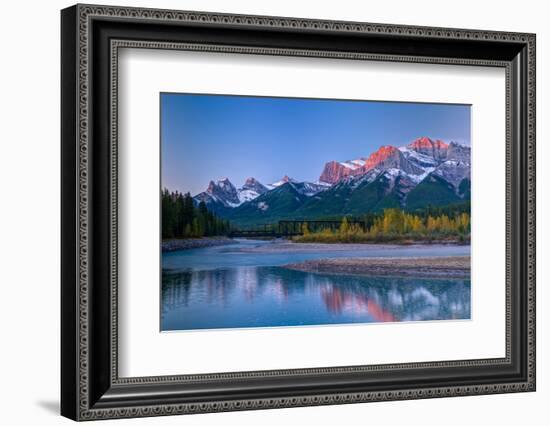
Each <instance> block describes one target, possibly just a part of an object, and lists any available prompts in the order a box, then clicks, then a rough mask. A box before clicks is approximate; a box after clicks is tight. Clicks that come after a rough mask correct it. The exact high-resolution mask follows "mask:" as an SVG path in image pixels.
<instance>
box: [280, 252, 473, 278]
mask: <svg viewBox="0 0 550 426" xmlns="http://www.w3.org/2000/svg"><path fill="white" fill-rule="evenodd" d="M283 267H284V268H287V269H292V270H296V271H304V272H321V273H328V274H340V275H345V274H348V275H372V276H404V277H423V278H470V256H449V257H416V258H415V257H391V258H364V257H362V258H335V259H317V260H307V261H305V262H302V263H291V264H288V265H284V266H283Z"/></svg>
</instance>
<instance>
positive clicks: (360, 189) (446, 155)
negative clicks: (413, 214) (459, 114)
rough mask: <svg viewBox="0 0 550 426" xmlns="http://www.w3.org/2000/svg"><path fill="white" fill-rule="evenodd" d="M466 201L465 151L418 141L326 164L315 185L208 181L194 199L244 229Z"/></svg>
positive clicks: (427, 140)
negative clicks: (250, 225)
mask: <svg viewBox="0 0 550 426" xmlns="http://www.w3.org/2000/svg"><path fill="white" fill-rule="evenodd" d="M469 197H470V147H469V146H465V145H461V144H459V143H457V142H450V143H446V142H444V141H442V140H433V139H430V138H428V137H421V138H418V139H415V140H414V141H412V142H411V143H409V144H407V145H405V146H401V147H395V146H392V145H385V146H381V147H380V148H379V149H377V150H376V151H375V152H373V153H371V154H370V155H368V156H367V157H360V158H358V159H356V160H347V161H336V160H332V161H329V162H327V163H326V164H325V166H324V168H323V170H322V173H321V175H320V177H319V180H318V181H316V182H300V181H297V180H296V179H292V178H290V177H289V176H286V175H285V176H284V177H283V178H282V179H281V180H279V181H277V182H274V183H272V184H265V185H264V184H262V183H260V182H259V181H258V180H256V179H255V178H253V177H251V178H248V179H247V180H246V181H245V183H244V185H243V186H242V187H240V188H236V187H235V186H234V185H233V184H232V183H231V182H230V181H229V179H227V178H224V179H221V180H218V181H217V182H214V181H211V182H210V184H209V185H208V188H207V189H206V191H204V192H201V193H200V194H197V195H196V196H195V197H194V199H195V200H196V201H197V202H200V201H204V202H205V203H206V204H207V205H209V208H211V209H212V210H214V211H215V212H217V213H219V214H220V215H222V216H225V217H228V218H230V220H231V221H235V222H239V221H241V222H243V223H244V222H254V221H255V220H259V221H264V222H265V221H269V220H279V219H281V218H308V217H315V216H321V217H323V216H330V215H340V214H363V213H365V212H369V211H379V210H380V209H383V208H387V207H397V206H400V207H402V208H410V209H415V208H423V207H426V206H427V205H433V206H436V205H447V204H451V203H458V202H461V201H464V200H469ZM258 223H260V222H258Z"/></svg>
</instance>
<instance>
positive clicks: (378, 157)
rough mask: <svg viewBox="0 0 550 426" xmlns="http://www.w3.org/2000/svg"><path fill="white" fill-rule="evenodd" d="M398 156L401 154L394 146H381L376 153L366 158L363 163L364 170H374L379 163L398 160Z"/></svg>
mask: <svg viewBox="0 0 550 426" xmlns="http://www.w3.org/2000/svg"><path fill="white" fill-rule="evenodd" d="M400 155H401V152H400V151H399V149H397V148H396V147H395V146H392V145H385V146H381V147H380V148H378V149H377V150H376V151H374V152H373V153H372V154H371V155H369V158H367V161H366V162H365V170H371V169H374V168H375V167H376V166H378V165H379V164H380V163H383V162H386V161H387V160H390V159H395V160H399V156H400Z"/></svg>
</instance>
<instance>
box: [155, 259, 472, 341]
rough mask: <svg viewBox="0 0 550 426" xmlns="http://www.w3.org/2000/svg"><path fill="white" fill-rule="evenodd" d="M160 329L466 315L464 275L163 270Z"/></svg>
mask: <svg viewBox="0 0 550 426" xmlns="http://www.w3.org/2000/svg"><path fill="white" fill-rule="evenodd" d="M161 317H162V329H163V330H189V329H205V328H236V327H261V326H289V325H315V324H338V323H361V322H399V321H423V320H448V319H469V318H470V280H441V279H437V280H436V279H426V278H411V277H407V278H397V277H396V278H393V277H366V276H349V275H326V274H315V273H308V272H301V271H291V270H287V269H284V268H280V267H239V268H228V269H215V270H204V271H192V270H184V271H179V272H176V273H174V272H163V275H162V314H161Z"/></svg>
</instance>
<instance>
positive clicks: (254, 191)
mask: <svg viewBox="0 0 550 426" xmlns="http://www.w3.org/2000/svg"><path fill="white" fill-rule="evenodd" d="M267 191H269V189H268V188H267V187H266V186H264V185H262V184H261V183H260V182H259V181H258V180H256V179H255V178H253V177H249V178H248V179H247V180H246V181H245V182H244V185H243V186H242V187H240V188H239V189H238V190H237V193H238V197H239V201H240V203H241V204H242V203H245V202H247V201H251V200H253V199H255V198H258V197H259V196H260V195H262V194H264V193H266V192H267Z"/></svg>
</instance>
